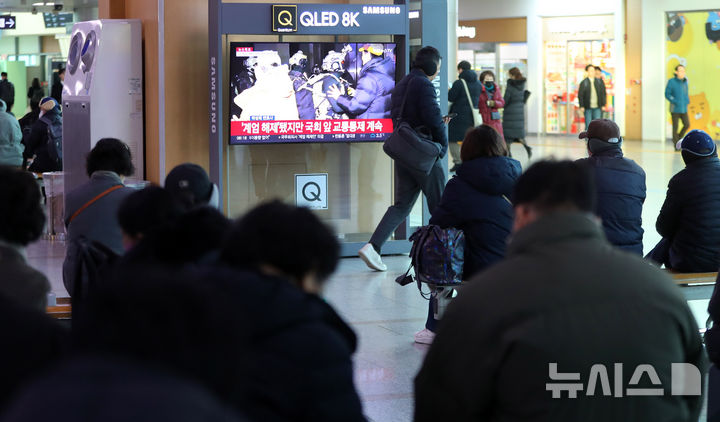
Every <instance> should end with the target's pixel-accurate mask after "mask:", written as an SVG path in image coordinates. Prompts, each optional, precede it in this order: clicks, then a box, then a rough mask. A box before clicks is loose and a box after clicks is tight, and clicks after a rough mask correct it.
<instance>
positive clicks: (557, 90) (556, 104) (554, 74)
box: [545, 41, 568, 133]
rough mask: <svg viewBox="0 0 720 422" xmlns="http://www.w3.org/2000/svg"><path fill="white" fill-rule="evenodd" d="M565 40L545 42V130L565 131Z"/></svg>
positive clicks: (551, 131)
mask: <svg viewBox="0 0 720 422" xmlns="http://www.w3.org/2000/svg"><path fill="white" fill-rule="evenodd" d="M566 61H567V42H565V41H547V42H545V132H547V133H566V132H567V101H568V96H567V62H566Z"/></svg>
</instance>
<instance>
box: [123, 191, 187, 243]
mask: <svg viewBox="0 0 720 422" xmlns="http://www.w3.org/2000/svg"><path fill="white" fill-rule="evenodd" d="M117 215H118V217H117V218H118V223H119V224H120V228H121V230H122V239H123V247H124V248H125V250H126V251H129V250H131V249H132V248H133V247H134V246H135V245H137V244H138V243H139V242H140V241H141V240H142V239H143V238H144V237H145V236H147V235H149V234H151V233H152V232H154V231H156V230H160V229H161V228H162V227H164V226H166V225H169V224H172V223H173V222H174V221H175V220H177V219H178V218H179V217H180V216H181V215H182V208H181V205H180V203H179V202H178V201H177V200H176V198H175V197H173V195H172V194H171V193H170V192H168V191H167V190H166V189H163V188H161V187H159V186H149V187H147V188H145V189H142V190H139V191H136V192H133V193H131V194H130V195H129V196H128V197H127V198H125V200H124V201H123V202H122V203H121V204H120V208H119V209H118V213H117Z"/></svg>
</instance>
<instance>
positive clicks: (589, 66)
mask: <svg viewBox="0 0 720 422" xmlns="http://www.w3.org/2000/svg"><path fill="white" fill-rule="evenodd" d="M591 67H593V68H594V67H595V66H593V65H591V64H589V65H587V66H585V71H586V72H587V71H588V69H590V68H591Z"/></svg>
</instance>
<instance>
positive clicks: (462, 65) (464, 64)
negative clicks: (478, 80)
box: [457, 60, 471, 73]
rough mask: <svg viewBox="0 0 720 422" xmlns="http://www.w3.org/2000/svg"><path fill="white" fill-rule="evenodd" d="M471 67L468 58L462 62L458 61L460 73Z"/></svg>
mask: <svg viewBox="0 0 720 422" xmlns="http://www.w3.org/2000/svg"><path fill="white" fill-rule="evenodd" d="M470 68H471V66H470V62H468V61H467V60H463V61H461V62H460V63H458V67H457V70H458V73H463V72H464V71H466V70H470Z"/></svg>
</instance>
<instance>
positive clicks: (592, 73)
mask: <svg viewBox="0 0 720 422" xmlns="http://www.w3.org/2000/svg"><path fill="white" fill-rule="evenodd" d="M585 73H587V77H588V78H590V79H592V78H594V77H595V66H593V65H591V64H589V65H587V66H585Z"/></svg>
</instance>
